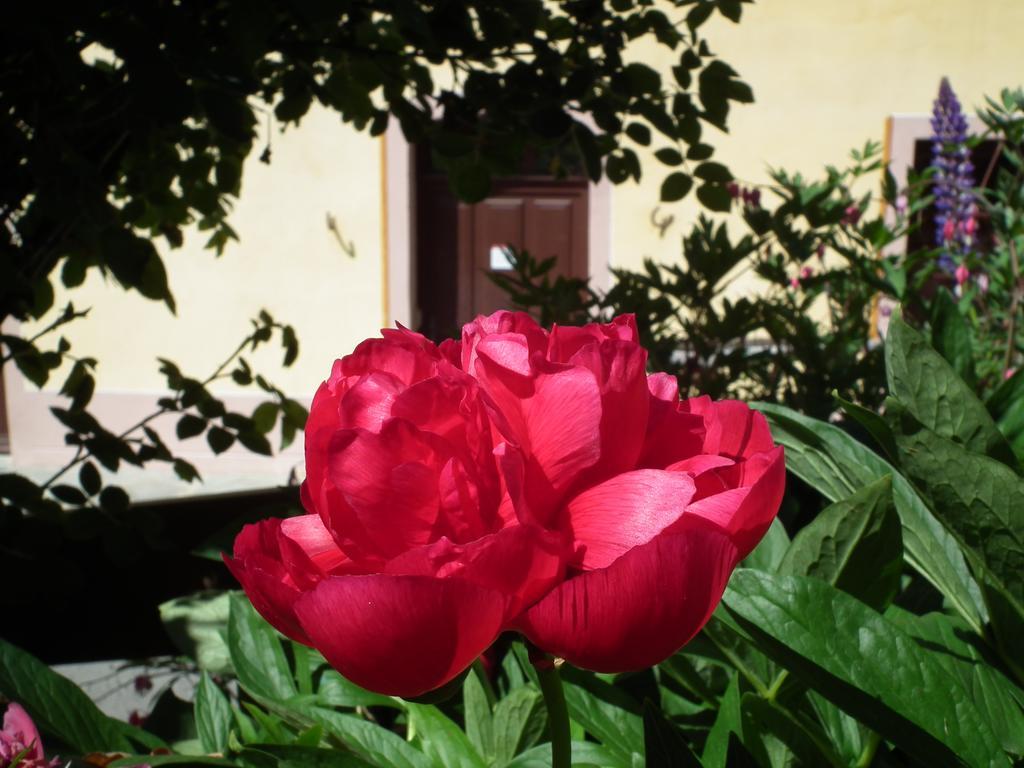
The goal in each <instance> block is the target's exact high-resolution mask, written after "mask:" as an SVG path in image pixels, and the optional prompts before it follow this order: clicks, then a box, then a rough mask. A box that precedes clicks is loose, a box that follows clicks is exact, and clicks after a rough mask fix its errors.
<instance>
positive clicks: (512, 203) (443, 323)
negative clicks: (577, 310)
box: [414, 162, 588, 341]
mask: <svg viewBox="0 0 1024 768" xmlns="http://www.w3.org/2000/svg"><path fill="white" fill-rule="evenodd" d="M416 192H417V194H416V202H415V210H414V216H415V220H416V255H415V269H416V274H417V300H418V302H417V303H418V306H419V309H420V313H421V319H420V323H419V329H420V330H421V331H422V332H423V333H424V334H426V335H427V336H428V337H430V338H432V339H434V340H438V341H439V340H441V339H443V338H446V337H451V336H453V335H457V333H458V329H459V327H460V326H461V325H462V324H464V323H466V322H468V321H470V320H472V319H473V318H474V317H476V316H477V315H479V314H487V313H490V312H493V311H495V310H497V309H502V308H508V307H509V305H510V302H509V299H508V296H507V295H506V294H505V292H504V291H502V290H501V289H500V288H498V286H497V285H495V284H494V283H493V282H492V281H491V279H490V277H489V275H490V274H491V273H492V272H493V271H495V269H497V270H501V269H502V265H501V264H500V261H501V259H497V260H496V261H497V262H498V263H496V264H494V263H492V249H493V248H494V247H495V246H497V247H499V248H500V247H502V246H506V245H510V246H513V247H515V248H517V249H525V250H527V251H529V253H530V255H531V256H533V257H534V258H535V259H538V260H543V259H547V258H550V257H552V256H554V257H555V259H556V263H555V267H554V269H553V270H552V272H553V274H552V276H554V275H564V276H571V277H579V278H586V277H587V276H588V272H587V215H588V214H587V194H588V185H587V181H586V179H583V178H571V179H565V180H551V179H547V178H536V177H516V178H505V179H499V180H497V181H495V182H494V184H493V187H492V194H491V196H490V197H488V198H487V199H486V200H484V201H482V202H480V203H477V204H476V205H467V204H465V203H459V202H456V200H455V199H454V197H453V196H452V195H451V192H450V191H449V189H448V184H447V180H446V179H445V178H444V177H443V176H441V175H439V174H437V173H436V172H435V171H433V169H432V168H430V166H429V165H425V164H423V162H421V163H420V165H419V166H418V167H417V179H416Z"/></svg>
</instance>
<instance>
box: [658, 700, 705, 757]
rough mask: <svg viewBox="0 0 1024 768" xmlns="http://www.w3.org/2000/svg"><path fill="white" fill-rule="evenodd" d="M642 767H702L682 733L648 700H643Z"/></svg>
mask: <svg viewBox="0 0 1024 768" xmlns="http://www.w3.org/2000/svg"><path fill="white" fill-rule="evenodd" d="M644 768H703V766H702V765H701V761H700V760H699V759H698V758H697V756H696V755H695V754H693V750H691V749H690V745H689V744H687V743H686V739H685V738H683V734H682V733H680V732H679V729H678V728H676V727H675V725H673V724H672V722H671V721H670V720H669V719H668V718H667V717H665V715H664V714H663V713H662V712H661V710H660V709H658V708H657V707H656V706H654V705H653V704H652V703H651V702H650V700H648V701H645V702H644Z"/></svg>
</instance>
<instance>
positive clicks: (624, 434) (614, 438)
mask: <svg viewBox="0 0 1024 768" xmlns="http://www.w3.org/2000/svg"><path fill="white" fill-rule="evenodd" d="M572 363H573V364H574V365H580V366H583V367H585V368H587V369H588V370H590V371H591V372H592V373H593V374H594V378H595V379H597V382H598V386H599V387H600V390H601V414H600V419H601V421H600V430H601V456H600V459H599V460H598V462H597V464H596V465H595V466H594V467H593V468H592V469H591V470H590V471H588V472H587V473H586V477H585V478H583V479H582V482H583V483H584V484H586V485H593V484H594V483H599V482H601V481H602V480H604V479H605V478H608V477H611V476H612V475H616V474H618V473H620V472H626V471H628V470H630V469H633V468H635V467H636V465H637V460H638V459H639V458H640V451H641V448H642V447H643V443H644V436H645V433H646V431H647V418H648V411H649V406H648V401H649V400H650V395H649V393H648V391H647V372H646V367H647V352H646V351H645V350H644V349H643V348H642V347H640V346H639V345H637V344H636V343H633V342H628V341H619V340H614V341H605V342H604V343H602V344H591V345H588V346H585V347H583V348H581V349H580V350H579V352H577V353H576V354H575V355H574V356H573V358H572ZM577 487H580V486H577Z"/></svg>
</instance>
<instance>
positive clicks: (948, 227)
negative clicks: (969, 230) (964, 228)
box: [942, 219, 956, 240]
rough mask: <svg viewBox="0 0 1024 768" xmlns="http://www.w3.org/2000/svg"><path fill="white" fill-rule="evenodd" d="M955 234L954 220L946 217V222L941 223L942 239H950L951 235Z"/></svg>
mask: <svg viewBox="0 0 1024 768" xmlns="http://www.w3.org/2000/svg"><path fill="white" fill-rule="evenodd" d="M955 234H956V222H954V221H953V220H952V219H946V223H945V224H943V225H942V239H943V240H952V239H953V235H955Z"/></svg>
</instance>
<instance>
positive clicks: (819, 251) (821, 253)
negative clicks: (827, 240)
mask: <svg viewBox="0 0 1024 768" xmlns="http://www.w3.org/2000/svg"><path fill="white" fill-rule="evenodd" d="M817 254H818V258H819V259H824V258H825V244H824V243H818V249H817Z"/></svg>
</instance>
